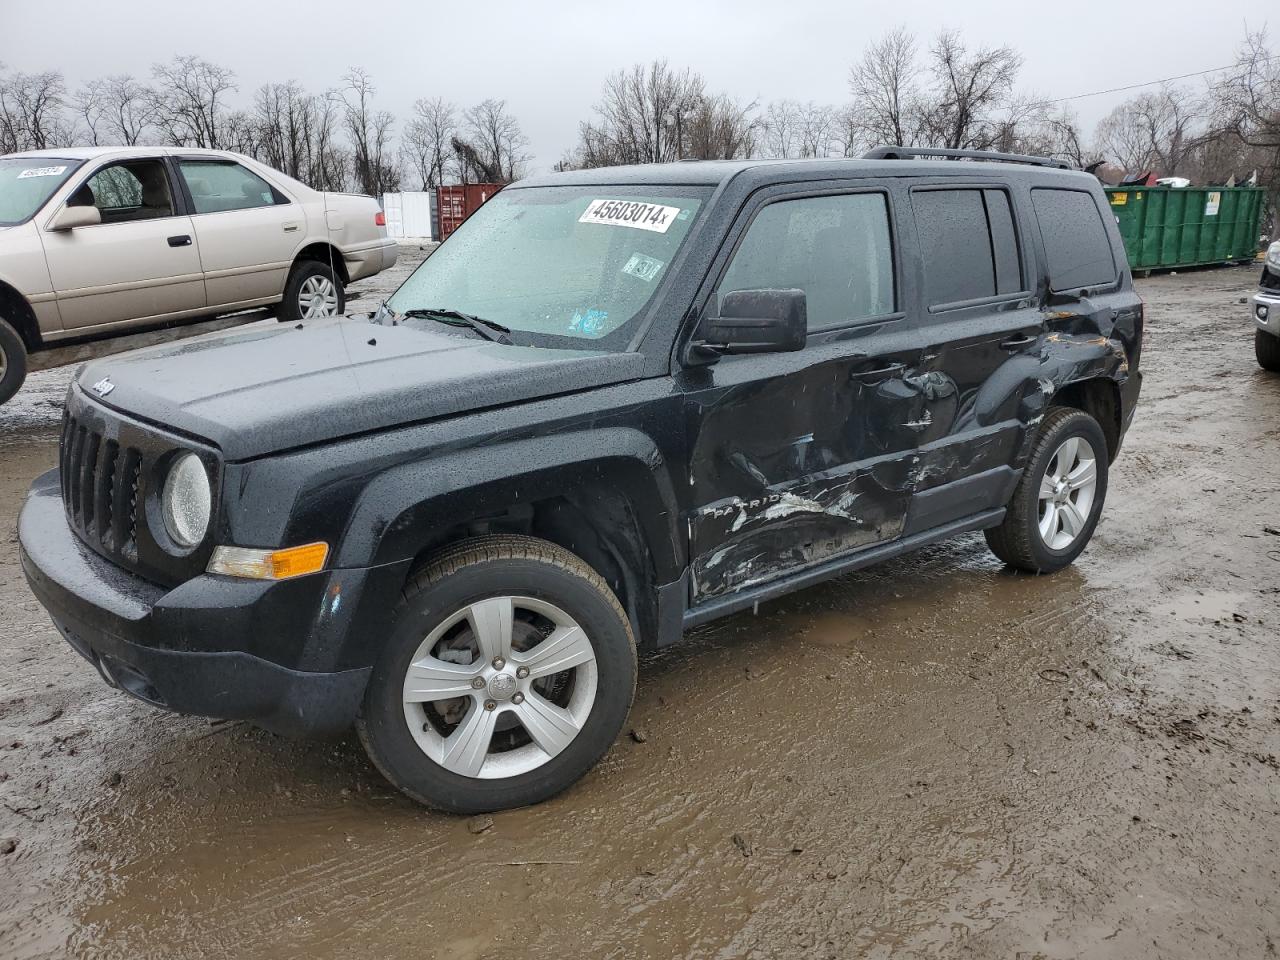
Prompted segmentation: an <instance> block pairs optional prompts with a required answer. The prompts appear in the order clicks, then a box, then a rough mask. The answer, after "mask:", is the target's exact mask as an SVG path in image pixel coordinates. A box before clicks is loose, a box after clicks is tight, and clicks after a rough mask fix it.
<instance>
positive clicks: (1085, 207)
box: [1031, 187, 1116, 290]
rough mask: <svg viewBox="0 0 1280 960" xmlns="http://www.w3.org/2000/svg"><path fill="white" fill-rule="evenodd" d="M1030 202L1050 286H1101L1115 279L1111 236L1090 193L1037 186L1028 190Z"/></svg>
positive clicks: (1068, 288) (1061, 288)
mask: <svg viewBox="0 0 1280 960" xmlns="http://www.w3.org/2000/svg"><path fill="white" fill-rule="evenodd" d="M1031 202H1032V204H1033V205H1034V206H1035V209H1036V218H1037V219H1038V220H1039V221H1040V234H1041V235H1042V236H1043V237H1044V251H1045V255H1046V256H1047V257H1048V259H1049V286H1050V287H1051V288H1052V289H1054V290H1074V289H1076V288H1078V287H1105V286H1110V285H1111V284H1112V283H1114V282H1115V279H1116V261H1115V257H1113V256H1112V253H1111V238H1110V237H1108V236H1107V228H1106V225H1105V224H1104V223H1103V221H1102V214H1101V213H1099V211H1098V205H1097V203H1095V202H1094V199H1093V195H1092V194H1089V193H1085V192H1084V191H1082V190H1054V189H1050V188H1047V187H1038V188H1036V189H1034V190H1032V191H1031Z"/></svg>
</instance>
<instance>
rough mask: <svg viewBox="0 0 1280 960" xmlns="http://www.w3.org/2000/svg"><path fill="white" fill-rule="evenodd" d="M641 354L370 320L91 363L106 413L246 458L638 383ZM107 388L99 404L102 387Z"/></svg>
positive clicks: (209, 340) (90, 390) (221, 337)
mask: <svg viewBox="0 0 1280 960" xmlns="http://www.w3.org/2000/svg"><path fill="white" fill-rule="evenodd" d="M642 368H643V358H642V357H641V356H640V355H639V354H635V353H599V352H596V351H590V350H547V349H542V348H538V347H518V346H506V345H503V344H499V343H491V342H489V341H486V340H479V339H473V338H471V337H467V336H454V335H450V334H447V333H438V332H434V331H428V330H425V329H423V328H421V327H419V326H418V325H416V324H412V325H403V324H402V325H400V326H395V327H387V326H376V325H374V324H371V323H369V322H368V321H367V320H366V319H364V318H339V319H335V320H321V321H312V322H309V323H307V324H306V325H305V326H304V327H303V328H302V329H297V328H296V327H295V326H293V325H285V324H278V323H271V322H266V323H259V324H254V325H253V326H250V327H246V328H241V329H239V330H233V331H228V332H224V333H216V334H211V335H209V336H206V337H195V338H192V339H190V340H183V341H180V342H177V343H172V344H165V345H162V346H157V347H151V348H147V349H145V350H139V351H136V352H133V353H126V354H121V355H119V356H114V357H105V358H103V359H101V360H95V361H94V362H92V363H89V364H87V365H86V366H85V367H84V369H83V370H81V371H80V373H79V376H78V383H79V385H80V388H81V389H83V390H84V391H85V392H86V393H87V394H88V395H89V396H90V397H92V398H93V399H94V400H96V401H97V402H99V403H103V404H106V405H107V406H110V407H114V408H116V409H118V410H120V411H121V412H122V413H127V414H130V415H132V416H134V417H137V418H139V419H142V420H147V421H150V422H152V423H155V424H158V425H160V426H163V427H168V428H170V429H173V430H176V431H180V432H183V433H187V434H189V435H192V436H197V437H203V438H204V439H206V440H209V441H210V442H212V443H214V444H215V445H217V446H218V447H219V448H220V449H221V450H222V452H223V455H224V456H225V457H226V458H227V459H228V460H243V459H247V458H250V457H256V456H261V455H263V454H267V453H274V452H277V451H280V450H285V449H290V448H293V447H300V446H305V445H307V444H313V443H320V442H323V441H326V440H335V439H338V438H340V437H345V436H351V435H354V434H359V433H364V432H367V431H370V430H378V429H382V428H386V427H394V426H397V425H399V424H408V423H415V422H421V421H425V420H430V419H433V418H436V417H444V416H450V415H454V414H459V413H465V412H467V411H468V410H476V409H481V408H484V407H493V406H501V405H504V404H510V403H516V402H518V401H521V400H533V399H537V398H540V397H549V396H554V395H557V394H563V393H572V392H575V391H579V390H587V389H590V388H592V387H601V386H606V385H608V384H612V383H621V382H623V381H625V380H633V379H636V378H637V377H638V376H639V375H640V371H641V370H642ZM103 380H109V381H110V383H111V388H110V389H109V391H108V392H107V393H106V395H105V396H100V392H101V391H99V390H95V389H94V385H95V384H98V383H100V382H101V381H103Z"/></svg>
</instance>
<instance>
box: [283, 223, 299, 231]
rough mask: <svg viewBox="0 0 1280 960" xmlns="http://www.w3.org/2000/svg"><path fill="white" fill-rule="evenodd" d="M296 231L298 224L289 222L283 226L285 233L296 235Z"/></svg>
mask: <svg viewBox="0 0 1280 960" xmlns="http://www.w3.org/2000/svg"><path fill="white" fill-rule="evenodd" d="M297 231H298V224H297V222H296V221H290V222H289V223H286V224H285V225H284V232H285V233H297Z"/></svg>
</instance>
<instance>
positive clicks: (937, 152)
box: [862, 146, 1071, 170]
mask: <svg viewBox="0 0 1280 960" xmlns="http://www.w3.org/2000/svg"><path fill="white" fill-rule="evenodd" d="M916 157H942V158H945V159H947V160H991V161H994V162H997V163H1029V164H1032V165H1034V166H1037V167H1056V168H1058V169H1059V170H1070V169H1071V166H1070V164H1068V163H1066V162H1065V161H1063V160H1054V159H1053V158H1051V157H1028V156H1024V155H1022V154H1020V153H996V152H994V151H992V150H943V149H939V148H937V147H896V146H894V147H875V148H873V149H871V150H868V151H867V152H866V153H864V154H863V155H862V159H863V160H912V159H914V158H916Z"/></svg>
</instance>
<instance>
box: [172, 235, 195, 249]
mask: <svg viewBox="0 0 1280 960" xmlns="http://www.w3.org/2000/svg"><path fill="white" fill-rule="evenodd" d="M169 246H171V247H189V246H191V237H190V236H189V235H187V234H185V233H184V234H182V236H180V237H170V238H169Z"/></svg>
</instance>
